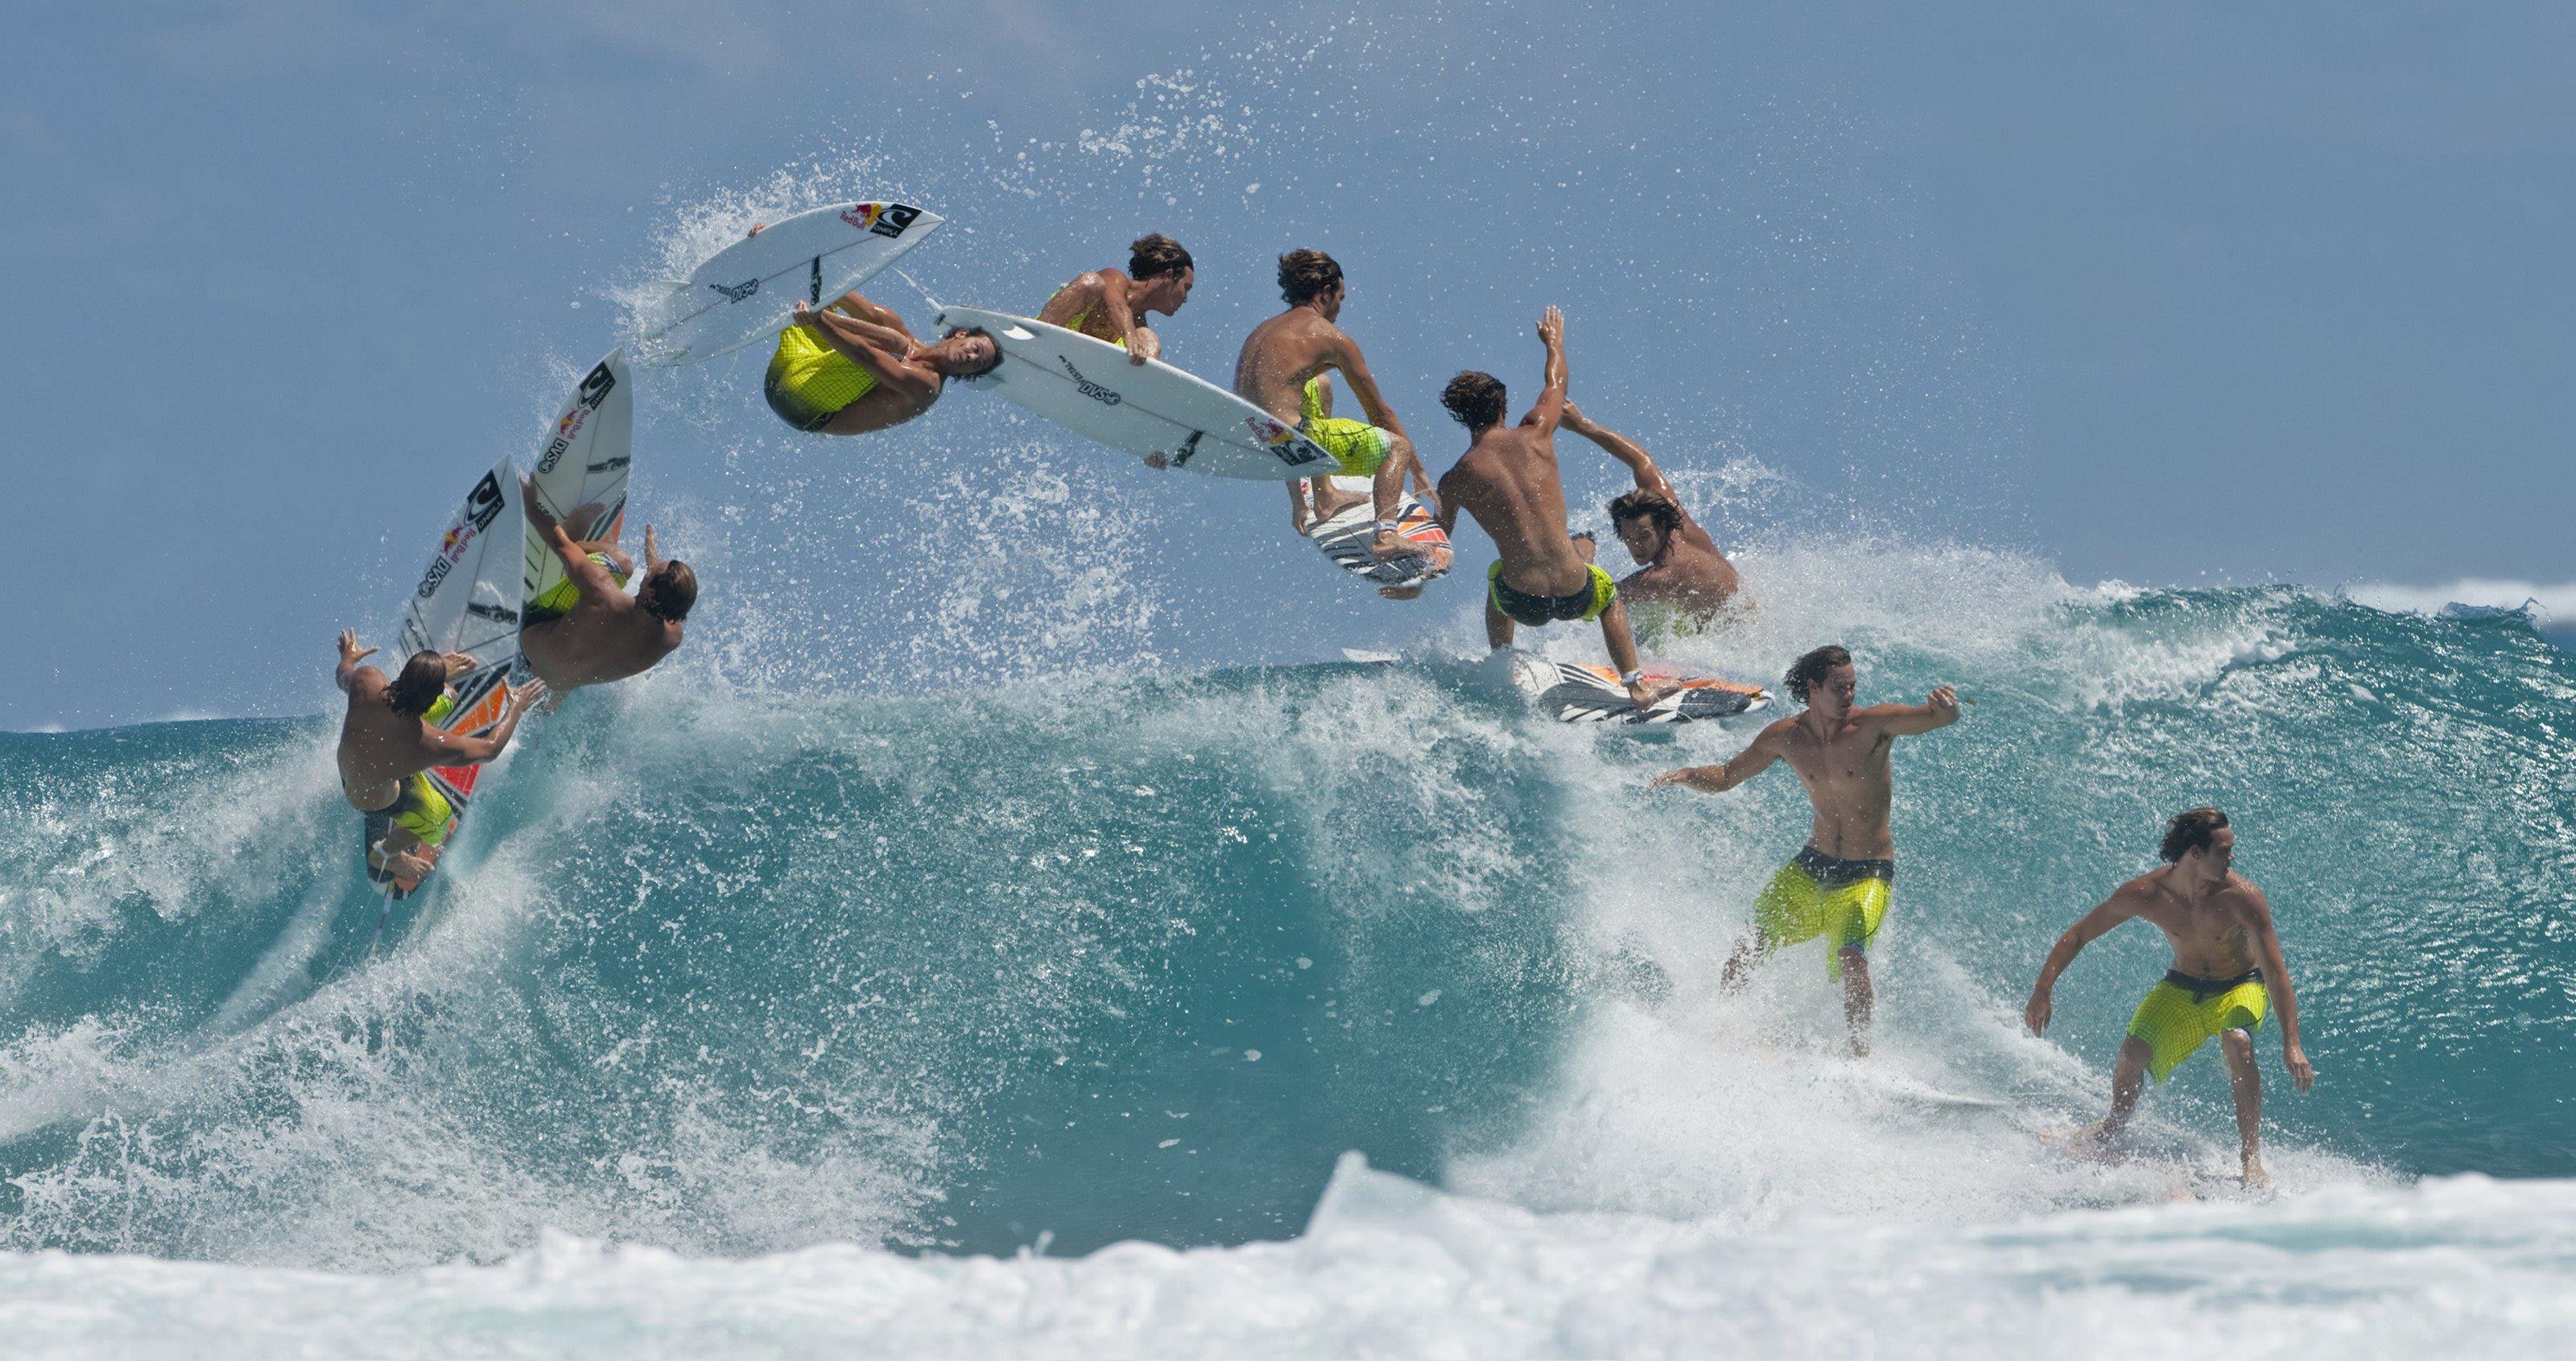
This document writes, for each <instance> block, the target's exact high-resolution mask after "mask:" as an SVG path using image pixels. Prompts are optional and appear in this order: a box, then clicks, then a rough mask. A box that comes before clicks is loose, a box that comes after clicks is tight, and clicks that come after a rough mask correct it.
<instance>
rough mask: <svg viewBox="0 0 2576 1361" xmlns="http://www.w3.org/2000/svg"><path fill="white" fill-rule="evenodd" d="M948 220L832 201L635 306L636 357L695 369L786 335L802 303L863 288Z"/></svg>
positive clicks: (738, 245) (896, 207)
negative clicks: (793, 313)
mask: <svg viewBox="0 0 2576 1361" xmlns="http://www.w3.org/2000/svg"><path fill="white" fill-rule="evenodd" d="M945 220H946V219H944V218H942V217H940V216H939V215H938V214H937V213H933V212H930V211H928V210H927V209H922V208H916V207H913V206H912V205H911V204H908V203H895V202H891V201H888V200H882V199H880V200H876V201H873V202H868V203H832V204H826V205H824V206H823V207H820V208H814V209H809V210H807V211H805V212H801V213H798V214H796V215H795V216H794V217H791V218H788V219H786V220H784V221H781V222H773V223H771V224H769V225H768V226H766V227H763V228H761V230H760V232H759V234H757V235H755V236H748V237H745V238H743V239H742V240H740V241H736V242H735V243H733V244H732V245H730V246H727V247H725V248H724V249H723V250H720V251H717V252H716V253H715V254H714V255H711V256H709V257H707V260H706V263H704V264H702V265H699V266H698V267H697V268H696V269H693V270H691V271H689V277H688V278H686V279H682V280H666V281H664V283H663V284H662V287H661V290H660V294H659V296H657V297H655V298H653V299H652V300H650V301H649V302H647V303H646V304H645V305H644V306H643V307H641V308H639V309H638V314H637V317H636V324H637V329H636V336H635V346H636V355H635V357H636V358H637V359H638V360H639V361H640V362H643V363H646V364H654V365H671V364H695V363H699V362H702V361H704V360H709V359H713V358H715V357H716V356H718V355H722V354H731V353H732V352H733V351H735V350H739V349H741V348H742V347H743V346H745V345H749V344H751V343H752V342H753V341H756V340H760V339H763V338H765V337H769V336H774V335H776V334H778V333H779V332H780V331H782V330H784V329H786V326H787V316H788V313H789V312H791V311H793V310H794V309H795V306H796V304H797V303H798V302H799V301H800V300H801V301H803V302H806V303H810V304H812V305H813V306H816V307H821V306H823V305H824V304H826V303H828V302H830V301H832V300H833V299H835V298H838V297H840V296H841V295H842V294H844V293H847V292H849V291H850V290H851V289H853V288H856V287H858V286H859V285H860V284H863V283H865V282H867V281H868V280H869V279H870V278H872V277H874V276H875V275H876V272H877V271H878V270H881V269H884V268H885V267H886V266H888V265H890V264H893V263H894V262H895V259H896V257H898V256H900V255H902V254H903V253H904V252H905V251H908V250H910V249H912V248H913V247H915V246H918V245H920V244H921V242H922V238H924V237H927V236H929V235H930V234H931V233H932V232H934V231H936V230H938V228H939V224H940V223H941V222H943V221H945Z"/></svg>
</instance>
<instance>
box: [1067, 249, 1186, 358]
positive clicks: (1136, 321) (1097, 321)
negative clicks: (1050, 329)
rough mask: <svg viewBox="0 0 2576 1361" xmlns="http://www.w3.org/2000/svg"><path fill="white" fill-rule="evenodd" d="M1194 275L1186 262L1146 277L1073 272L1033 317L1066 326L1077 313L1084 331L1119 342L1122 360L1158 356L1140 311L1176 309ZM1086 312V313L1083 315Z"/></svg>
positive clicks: (1158, 340) (1157, 341)
mask: <svg viewBox="0 0 2576 1361" xmlns="http://www.w3.org/2000/svg"><path fill="white" fill-rule="evenodd" d="M1198 274H1199V272H1198V270H1197V269H1196V268H1195V267H1192V266H1186V265H1185V266H1183V267H1182V268H1181V270H1180V271H1179V272H1178V273H1176V274H1157V275H1155V276H1154V277H1153V278H1150V279H1135V278H1130V277H1129V276H1128V274H1127V271H1125V270H1123V269H1113V268H1101V269H1095V270H1093V271H1091V272H1090V273H1088V274H1077V275H1075V276H1074V278H1073V282H1071V283H1069V284H1066V285H1065V286H1064V287H1062V288H1059V289H1057V290H1056V291H1055V296H1054V297H1051V298H1049V299H1047V302H1046V306H1044V307H1042V308H1039V309H1038V320H1040V321H1043V322H1045V323H1047V324H1048V325H1050V326H1067V325H1071V324H1072V322H1073V319H1074V318H1075V317H1078V316H1082V317H1083V322H1082V333H1083V334H1084V335H1087V336H1090V337H1091V338H1092V339H1094V340H1107V341H1114V342H1116V343H1119V344H1122V345H1125V346H1126V347H1127V362H1128V363H1130V364H1135V365H1139V366H1141V365H1143V364H1144V362H1145V361H1146V360H1148V359H1160V358H1162V357H1163V339H1162V337H1161V336H1158V335H1156V334H1154V331H1153V328H1151V327H1149V326H1147V325H1146V324H1145V314H1146V313H1148V312H1160V313H1162V314H1163V315H1164V316H1167V317H1168V316H1172V315H1174V314H1176V313H1178V312H1179V311H1180V310H1181V304H1183V303H1185V302H1188V301H1189V300H1190V290H1191V289H1193V288H1195V287H1197V286H1198ZM1086 312H1087V313H1089V314H1090V315H1089V316H1083V314H1084V313H1086Z"/></svg>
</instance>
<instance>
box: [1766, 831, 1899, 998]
mask: <svg viewBox="0 0 2576 1361" xmlns="http://www.w3.org/2000/svg"><path fill="white" fill-rule="evenodd" d="M1895 900H1896V862H1895V861H1893V860H1844V859H1841V858H1839V857H1837V856H1831V855H1827V854H1825V853H1824V852H1822V851H1820V850H1817V849H1816V848H1815V847H1813V846H1807V847H1803V848H1801V849H1800V850H1799V852H1798V854H1797V856H1796V858H1795V859H1792V860H1791V861H1790V862H1789V863H1788V864H1786V865H1783V866H1781V867H1780V872H1779V873H1778V874H1775V875H1772V876H1771V882H1770V883H1769V884H1768V885H1766V886H1764V888H1763V890H1762V896H1761V897H1759V898H1757V899H1755V900H1754V902H1753V928H1754V929H1755V930H1756V931H1759V932H1760V933H1761V934H1762V949H1763V952H1764V953H1766V954H1767V953H1769V952H1771V951H1773V950H1777V949H1779V948H1780V947H1782V946H1784V945H1796V944H1799V943H1800V942H1802V941H1810V940H1814V939H1815V938H1816V937H1818V936H1823V937H1824V938H1825V943H1826V946H1827V948H1826V950H1825V974H1826V976H1827V977H1831V978H1840V977H1842V976H1843V960H1842V953H1843V951H1845V950H1847V949H1861V950H1866V949H1868V948H1869V943H1870V941H1871V940H1873V939H1875V938H1876V937H1877V935H1878V924H1879V923H1880V922H1882V921H1885V920H1886V919H1887V909H1888V907H1889V905H1890V904H1892V903H1893V902H1895Z"/></svg>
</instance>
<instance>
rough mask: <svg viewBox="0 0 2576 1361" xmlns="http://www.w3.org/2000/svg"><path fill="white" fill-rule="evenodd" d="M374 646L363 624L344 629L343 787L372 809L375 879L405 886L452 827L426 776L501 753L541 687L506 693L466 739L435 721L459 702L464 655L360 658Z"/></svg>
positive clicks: (364, 809)
mask: <svg viewBox="0 0 2576 1361" xmlns="http://www.w3.org/2000/svg"><path fill="white" fill-rule="evenodd" d="M375 651H376V649H374V648H371V647H369V648H361V647H359V646H358V631H357V630H356V629H345V630H342V631H341V634H340V668H339V671H338V673H337V674H336V675H335V676H334V678H333V679H334V680H335V681H336V683H337V684H338V685H339V687H340V689H341V690H343V691H345V692H346V693H347V694H348V696H349V710H348V713H347V714H346V715H345V716H343V717H342V718H341V720H340V753H339V760H340V792H341V794H342V795H344V796H345V797H347V799H348V800H349V806H350V807H352V808H355V809H357V810H358V811H359V812H361V813H364V814H366V815H367V825H366V849H367V867H368V870H369V872H370V877H372V878H375V879H377V880H378V881H379V882H384V881H392V882H394V883H396V884H398V885H400V886H401V887H402V888H403V889H405V890H406V891H408V890H409V889H411V888H413V887H414V886H416V885H418V884H419V882H420V881H421V880H422V879H423V878H424V877H426V876H427V875H428V874H429V871H430V869H431V867H432V866H433V865H435V864H436V863H437V862H438V849H439V847H440V845H442V844H443V843H444V842H445V841H446V840H447V834H448V832H450V831H451V830H453V829H454V828H455V826H456V810H455V808H454V807H452V806H451V805H449V803H448V802H447V798H446V796H445V795H443V794H441V793H439V792H438V786H437V785H436V784H433V783H432V782H431V781H430V778H429V776H428V774H427V772H428V770H429V768H430V767H432V766H477V765H481V764H483V763H484V762H486V761H489V760H491V759H492V758H493V757H495V756H498V755H500V754H501V752H502V750H503V749H504V748H506V747H508V746H509V745H510V738H511V736H512V734H514V733H516V732H517V731H518V728H519V719H520V716H521V715H523V714H525V713H527V711H528V706H529V705H531V704H533V703H535V702H536V700H537V696H538V695H540V694H542V693H544V691H545V687H544V686H542V685H539V684H536V683H534V682H531V683H529V684H527V685H522V686H520V687H518V688H517V689H514V690H512V691H511V692H510V702H509V706H508V707H507V708H506V709H504V710H503V711H502V714H501V721H500V722H499V723H498V724H496V725H494V727H493V729H492V733H491V735H490V736H488V737H463V736H458V735H456V734H453V733H446V732H441V731H440V730H438V729H437V728H436V727H434V726H432V725H433V724H435V723H436V722H437V721H438V720H439V719H441V718H444V717H446V715H447V712H448V710H449V708H452V707H453V706H454V704H455V702H456V701H455V699H454V697H453V696H451V695H449V694H448V693H447V683H448V681H450V680H451V679H453V678H455V677H456V676H458V675H461V674H463V673H464V672H466V671H468V670H470V669H472V667H473V666H474V659H473V658H472V657H469V656H466V655H465V654H463V653H461V652H460V653H438V652H415V653H413V654H412V655H411V659H410V660H409V661H407V662H405V663H404V664H403V669H402V674H400V675H398V676H396V677H394V678H393V679H392V680H390V681H388V680H386V679H385V673H384V672H383V671H381V670H379V669H377V668H375V667H372V666H360V665H358V663H359V662H361V661H364V660H365V659H366V658H368V657H369V656H372V655H374V653H375Z"/></svg>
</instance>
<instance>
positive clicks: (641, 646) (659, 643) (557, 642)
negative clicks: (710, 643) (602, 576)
mask: <svg viewBox="0 0 2576 1361" xmlns="http://www.w3.org/2000/svg"><path fill="white" fill-rule="evenodd" d="M680 633H681V626H680V625H678V624H676V623H670V622H667V621H665V620H663V619H661V618H659V617H657V616H655V615H654V614H652V613H651V612H650V611H648V610H646V609H645V608H644V606H643V605H642V604H641V603H640V602H638V601H637V600H636V599H635V597H633V596H630V595H628V594H626V593H625V592H624V591H608V592H604V593H601V594H597V595H594V594H593V593H591V592H589V591H584V592H582V594H581V599H580V602H579V603H578V604H576V605H574V606H573V608H572V612H571V613H570V614H567V615H565V616H564V617H563V618H561V619H554V620H549V621H547V622H545V623H542V624H533V625H530V626H529V627H528V628H527V629H526V630H525V631H523V632H522V633H520V635H519V648H520V651H521V652H523V653H525V654H526V656H527V659H528V669H529V670H531V671H533V672H535V673H536V676H537V679H539V680H541V681H544V682H545V683H546V688H547V689H549V690H552V691H553V692H555V693H556V694H558V695H560V694H563V693H565V692H566V691H569V690H574V689H578V688H579V687H581V686H584V685H604V684H607V683H608V682H610V681H619V680H624V679H626V678H627V677H628V676H633V675H638V674H641V673H642V672H644V671H647V670H650V669H651V668H652V666H653V664H654V663H655V662H658V661H660V660H662V659H663V658H664V657H667V656H670V655H671V653H672V652H673V651H674V650H675V649H677V648H678V647H679V646H680Z"/></svg>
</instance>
